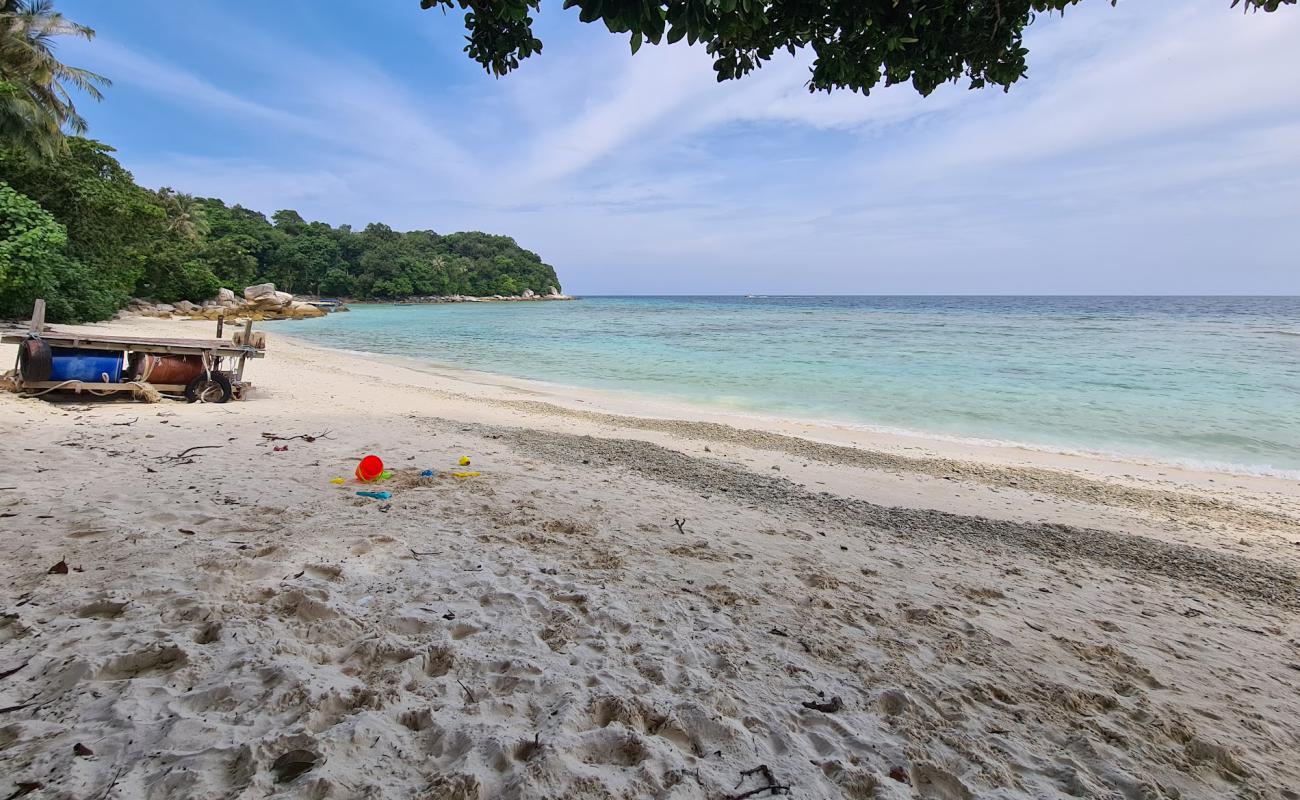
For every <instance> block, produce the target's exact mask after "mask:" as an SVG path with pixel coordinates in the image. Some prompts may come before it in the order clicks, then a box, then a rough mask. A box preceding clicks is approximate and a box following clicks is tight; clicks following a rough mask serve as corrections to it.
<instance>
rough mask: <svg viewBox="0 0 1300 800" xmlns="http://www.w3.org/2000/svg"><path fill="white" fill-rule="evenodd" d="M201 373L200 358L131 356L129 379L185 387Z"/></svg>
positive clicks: (147, 354)
mask: <svg viewBox="0 0 1300 800" xmlns="http://www.w3.org/2000/svg"><path fill="white" fill-rule="evenodd" d="M202 371H203V357H202V356H159V355H154V354H152V353H132V354H131V377H132V378H133V379H134V380H137V381H147V382H149V383H170V384H179V385H180V386H185V385H187V384H188V383H189V382H190V381H192V380H194V379H195V378H196V377H198V375H199V373H200V372H202Z"/></svg>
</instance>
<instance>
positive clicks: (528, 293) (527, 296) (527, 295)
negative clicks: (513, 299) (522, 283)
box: [520, 289, 537, 300]
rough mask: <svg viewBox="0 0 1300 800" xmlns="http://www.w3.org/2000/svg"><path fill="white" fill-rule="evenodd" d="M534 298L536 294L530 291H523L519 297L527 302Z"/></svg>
mask: <svg viewBox="0 0 1300 800" xmlns="http://www.w3.org/2000/svg"><path fill="white" fill-rule="evenodd" d="M536 296H537V292H534V291H533V290H532V289H524V293H523V294H521V295H520V297H523V298H525V299H528V300H531V299H533V298H534V297H536Z"/></svg>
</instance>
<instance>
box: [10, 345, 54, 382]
mask: <svg viewBox="0 0 1300 800" xmlns="http://www.w3.org/2000/svg"><path fill="white" fill-rule="evenodd" d="M53 366H54V360H53V355H52V353H51V352H50V346H49V344H47V343H46V342H45V340H44V339H35V338H32V339H24V340H23V343H22V344H21V345H19V346H18V374H19V375H21V376H22V378H23V380H25V381H48V380H49V379H50V370H51V369H52V368H53Z"/></svg>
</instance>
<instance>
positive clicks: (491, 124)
mask: <svg viewBox="0 0 1300 800" xmlns="http://www.w3.org/2000/svg"><path fill="white" fill-rule="evenodd" d="M414 13H419V12H414ZM415 19H419V20H420V21H421V22H425V20H427V19H428V18H427V16H421V17H418V18H415ZM209 22H210V24H211V25H212V26H213V27H215V28H220V30H214V31H212V35H210V36H208V37H206V38H205V40H204V41H205V42H207V43H208V44H207V45H205V46H208V47H211V48H212V49H213V50H214V53H213V54H212V55H213V57H214V60H220V58H223V57H229V58H233V57H236V54H240V55H241V56H242V57H243V59H244V60H243V61H242V62H241V66H242V68H243V69H244V70H245V71H252V72H255V73H257V74H258V75H259V76H260V77H261V78H262V79H263V80H262V82H261V83H260V84H259V85H257V86H251V87H250V86H247V85H245V86H242V87H240V88H236V86H235V85H234V84H233V79H232V82H231V83H223V82H222V81H221V80H220V79H219V78H218V77H216V76H213V75H208V74H203V75H198V74H193V73H191V72H187V71H185V70H181V69H178V68H176V67H175V66H174V65H169V64H166V63H165V62H164V61H163V60H162V59H159V58H157V57H156V56H154V55H152V54H150V53H148V52H147V51H146V50H145V48H144V46H142V47H140V48H137V49H134V50H128V49H126V48H125V47H124V46H121V45H118V44H116V43H106V42H102V41H101V42H96V43H94V44H93V45H92V46H90V48H88V49H87V50H86V51H85V52H86V53H95V54H96V55H95V58H96V59H97V60H96V61H95V62H94V63H91V64H90V66H92V67H98V68H101V69H103V71H105V72H110V73H111V74H112V75H113V77H115V78H116V79H117V80H119V82H129V83H131V84H134V85H138V86H139V87H141V88H142V89H144V90H146V91H148V92H150V93H152V94H153V95H154V96H156V97H157V98H158V99H159V100H160V101H162V102H167V103H172V104H175V105H177V106H181V107H185V108H188V109H192V110H197V111H200V112H203V113H206V114H207V115H208V117H209V118H211V119H212V120H213V121H212V125H213V127H212V135H213V137H214V140H215V141H220V139H219V137H220V132H221V130H222V128H221V124H224V125H231V126H243V127H249V126H267V127H272V128H276V129H280V130H282V131H284V132H286V133H289V134H292V136H294V137H299V138H301V139H302V141H303V146H302V147H301V148H300V149H299V150H298V151H296V152H294V153H292V154H291V155H290V156H289V157H287V158H286V157H284V156H283V155H279V156H277V160H275V161H272V160H271V159H270V158H269V157H267V156H266V155H264V154H260V153H258V152H249V151H233V152H228V153H220V152H219V153H217V154H215V155H214V154H213V153H211V152H209V153H207V154H197V153H184V152H182V153H158V154H151V155H148V156H140V155H138V154H137V155H136V156H135V160H134V161H132V162H130V163H128V166H130V167H132V168H133V169H135V170H136V172H137V174H138V175H139V176H140V177H141V178H142V179H143V180H152V181H153V182H155V183H160V184H161V183H168V184H171V185H175V186H177V187H178V188H182V189H185V190H189V191H195V192H199V193H202V194H218V195H221V196H224V197H226V198H228V199H230V200H232V201H238V202H243V203H245V204H248V205H254V206H257V207H259V208H263V209H265V210H267V211H270V210H273V209H275V208H282V207H285V206H289V205H295V204H297V205H298V207H299V208H300V210H303V212H304V213H305V214H307V215H308V216H309V217H316V218H322V219H326V220H328V221H331V222H334V223H340V222H351V223H353V224H363V223H364V222H366V221H370V220H383V221H386V222H389V223H390V224H393V225H395V226H397V227H434V228H437V229H439V230H444V231H445V230H451V229H456V228H479V229H487V230H495V231H499V232H505V233H510V234H512V235H514V236H516V238H518V239H519V240H520V241H521V242H522V243H523V244H524V245H525V246H528V247H530V248H532V249H535V250H538V251H539V252H541V253H542V255H543V256H544V257H546V258H547V259H548V260H550V261H551V262H552V263H555V264H556V265H557V266H558V267H559V268H560V271H561V275H562V276H563V277H564V278H565V279H566V285H567V286H568V287H569V288H571V289H573V290H575V291H589V292H592V291H651V292H661V291H688V292H689V291H747V290H754V291H769V292H782V291H809V292H825V291H866V292H871V291H988V292H1000V291H1044V292H1050V291H1056V290H1064V291H1100V292H1105V291H1175V290H1191V291H1225V290H1231V289H1233V288H1234V287H1241V288H1243V289H1244V288H1250V289H1252V290H1269V289H1272V290H1275V291H1293V292H1300V275H1295V274H1291V273H1288V272H1287V271H1286V270H1285V269H1282V268H1279V267H1278V266H1277V265H1278V263H1279V262H1283V263H1285V262H1287V261H1288V259H1289V262H1290V263H1291V264H1292V265H1294V264H1295V263H1296V262H1297V259H1300V232H1297V231H1296V230H1294V229H1293V226H1290V225H1284V224H1281V223H1282V222H1283V219H1284V215H1286V214H1288V213H1290V214H1293V213H1294V211H1293V209H1294V208H1296V207H1297V206H1298V205H1300V135H1298V134H1300V85H1298V84H1296V83H1295V81H1294V76H1295V75H1297V74H1300V48H1296V47H1294V44H1293V43H1294V42H1296V41H1300V15H1297V14H1294V13H1290V12H1289V11H1288V10H1283V11H1281V12H1278V13H1276V14H1269V15H1265V14H1255V15H1242V14H1240V13H1235V12H1232V11H1230V10H1229V9H1228V8H1227V4H1226V0H1148V2H1145V3H1143V4H1122V5H1121V6H1120V7H1119V8H1111V7H1110V6H1109V5H1108V4H1095V5H1090V6H1089V5H1085V6H1083V7H1080V8H1078V9H1075V10H1072V12H1071V13H1070V14H1069V15H1068V16H1067V17H1066V18H1065V19H1057V18H1053V19H1050V20H1040V22H1039V23H1037V24H1036V25H1035V26H1033V27H1032V28H1031V31H1030V34H1029V36H1028V42H1029V46H1030V48H1031V55H1030V77H1029V79H1028V80H1027V81H1025V82H1022V83H1021V84H1019V85H1017V86H1016V87H1015V88H1014V89H1013V90H1012V92H1011V93H1010V94H1003V93H1001V92H999V91H997V90H984V91H981V92H969V91H967V90H966V89H965V88H964V87H963V86H945V87H941V89H940V90H939V91H937V92H936V93H935V94H934V95H932V96H931V97H929V98H920V97H918V96H916V95H915V94H914V93H912V92H911V90H910V89H909V88H908V87H905V86H900V87H893V88H890V89H887V90H882V91H878V92H875V93H873V95H872V96H871V97H870V98H863V97H861V96H860V95H853V94H848V93H837V94H833V95H829V96H828V95H825V94H817V95H813V94H809V93H808V92H807V91H806V88H805V86H804V83H805V81H806V79H807V65H808V57H807V56H806V55H801V56H800V57H796V58H788V57H778V58H777V59H775V60H774V61H773V62H772V63H770V64H769V65H768V66H766V67H764V68H763V69H762V70H760V71H758V72H757V73H755V74H753V75H752V76H750V77H748V78H746V79H744V80H742V81H739V82H731V83H727V84H722V85H719V84H717V83H716V82H715V81H714V78H713V73H712V70H711V65H710V63H709V59H708V57H707V55H706V54H704V53H703V52H702V51H701V50H699V49H698V48H696V49H691V48H686V47H684V46H681V45H677V46H672V47H663V48H651V47H647V48H644V49H643V50H642V51H641V52H640V53H639V54H638V55H637V56H635V57H629V56H628V54H627V46H626V41H625V39H624V38H623V37H610V36H608V35H607V34H605V33H604V32H603V31H599V30H595V29H594V28H593V27H580V28H579V29H578V30H577V32H576V33H572V32H571V35H569V36H567V37H566V36H561V37H556V36H548V37H547V47H546V51H545V52H544V53H543V54H542V55H540V56H538V57H536V58H534V59H530V60H529V61H528V62H526V64H525V68H524V69H522V70H521V71H520V72H518V73H516V74H515V75H512V76H510V77H508V78H505V79H503V80H500V81H491V80H487V79H484V80H481V81H477V82H474V83H473V84H472V85H471V86H470V87H468V88H466V87H453V88H452V89H448V88H447V87H443V86H440V85H439V83H438V81H437V80H436V79H434V78H431V77H430V76H428V75H421V76H419V77H418V78H415V79H407V78H405V77H403V76H402V74H401V73H400V72H399V71H398V70H397V69H396V67H395V66H394V65H392V64H388V63H386V62H385V52H384V51H383V49H382V48H380V47H377V46H372V44H371V43H369V42H366V41H364V40H358V41H357V42H356V43H355V44H354V45H353V47H354V50H353V51H352V52H331V53H328V54H326V53H320V52H313V51H312V50H310V49H309V48H307V47H304V46H300V45H299V44H298V43H297V42H296V41H295V39H294V32H293V31H289V30H284V31H282V30H254V31H249V30H248V29H247V28H246V27H242V23H241V22H240V21H239V20H238V19H237V18H236V17H235V16H233V15H229V16H214V17H213V18H212V19H211V20H209ZM564 22H565V20H564V18H563V17H561V18H560V22H557V23H555V24H556V25H557V26H558V28H559V29H562V30H569V29H570V27H571V26H572V25H576V24H577V23H575V22H573V21H572V20H569V21H568V23H569V24H568V25H563V24H561V23H564ZM434 23H436V24H439V25H447V26H452V27H454V26H456V25H457V24H458V22H457V21H456V20H454V19H449V20H446V21H430V22H429V23H428V24H434ZM548 24H550V23H548ZM221 26H225V27H224V28H222V27H221ZM416 35H424V34H422V33H420V34H416ZM437 41H439V42H442V41H444V40H442V39H440V38H439V39H438V40H437ZM250 42H251V44H250ZM105 45H108V46H107V47H105ZM250 54H251V55H250ZM456 57H461V56H459V54H456ZM466 97H473V98H474V99H473V100H472V101H470V102H467V101H466ZM213 112H215V113H213ZM218 123H221V124H218ZM1228 262H1231V263H1230V266H1229V264H1228ZM1291 272H1292V273H1294V272H1295V271H1294V270H1292V271H1291ZM1162 287H1163V288H1162Z"/></svg>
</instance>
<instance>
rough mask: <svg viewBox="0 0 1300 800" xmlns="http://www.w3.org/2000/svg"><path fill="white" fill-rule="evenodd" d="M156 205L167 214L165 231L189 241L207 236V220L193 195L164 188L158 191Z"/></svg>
mask: <svg viewBox="0 0 1300 800" xmlns="http://www.w3.org/2000/svg"><path fill="white" fill-rule="evenodd" d="M158 203H159V204H160V205H161V206H162V207H163V210H164V211H166V212H167V230H169V231H171V232H172V233H175V234H177V235H179V236H180V237H181V238H184V239H189V240H190V241H194V240H197V239H199V238H201V237H203V236H205V235H206V234H207V232H208V230H209V226H208V220H207V218H206V217H205V216H204V215H203V206H201V205H199V203H198V202H197V201H196V200H195V199H194V195H192V194H184V193H182V192H178V191H176V190H175V189H173V188H171V187H170V186H164V187H163V188H161V189H159V190H158Z"/></svg>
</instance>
